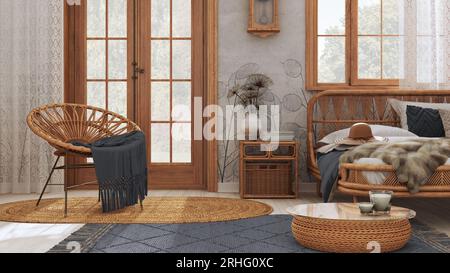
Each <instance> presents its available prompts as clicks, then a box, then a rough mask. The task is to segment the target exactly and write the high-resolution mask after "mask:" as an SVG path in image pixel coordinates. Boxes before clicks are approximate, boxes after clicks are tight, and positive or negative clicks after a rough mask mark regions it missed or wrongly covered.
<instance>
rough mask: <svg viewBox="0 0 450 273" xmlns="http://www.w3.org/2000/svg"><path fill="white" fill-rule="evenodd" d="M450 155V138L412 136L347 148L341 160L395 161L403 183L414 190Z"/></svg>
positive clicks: (414, 191)
mask: <svg viewBox="0 0 450 273" xmlns="http://www.w3.org/2000/svg"><path fill="white" fill-rule="evenodd" d="M449 157H450V139H438V140H419V139H418V140H411V141H406V142H398V143H386V142H383V143H381V142H380V143H379V142H377V143H368V144H364V145H361V146H358V147H356V148H354V149H353V150H350V151H347V152H346V153H344V154H343V155H342V156H341V158H340V163H353V162H354V161H356V160H358V159H361V158H378V159H381V160H383V162H385V163H386V164H388V165H392V166H393V168H394V169H395V173H396V175H397V177H398V180H399V182H400V183H402V184H405V185H406V186H407V187H408V190H409V191H410V192H411V193H417V192H419V188H420V186H422V185H424V184H425V183H426V182H427V181H428V179H429V178H430V177H431V176H432V175H433V174H434V172H435V171H436V169H437V168H439V167H440V166H442V165H444V164H445V163H446V162H447V160H448V158H449Z"/></svg>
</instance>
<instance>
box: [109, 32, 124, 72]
mask: <svg viewBox="0 0 450 273" xmlns="http://www.w3.org/2000/svg"><path fill="white" fill-rule="evenodd" d="M108 51H109V54H108V55H109V56H108V58H109V63H108V69H109V71H108V77H109V79H113V80H123V79H126V78H127V41H125V40H117V41H115V40H110V41H109V46H108Z"/></svg>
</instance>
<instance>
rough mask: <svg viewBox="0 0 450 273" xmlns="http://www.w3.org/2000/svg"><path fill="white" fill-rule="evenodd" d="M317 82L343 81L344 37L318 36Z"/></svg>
mask: <svg viewBox="0 0 450 273" xmlns="http://www.w3.org/2000/svg"><path fill="white" fill-rule="evenodd" d="M318 42H319V50H318V56H319V64H318V81H319V83H345V82H346V80H345V37H319V38H318Z"/></svg>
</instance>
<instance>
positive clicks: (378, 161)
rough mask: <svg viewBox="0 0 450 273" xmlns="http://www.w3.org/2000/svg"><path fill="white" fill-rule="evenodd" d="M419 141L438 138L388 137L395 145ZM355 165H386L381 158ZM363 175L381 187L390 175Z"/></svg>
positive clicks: (379, 173) (362, 159)
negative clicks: (396, 143)
mask: <svg viewBox="0 0 450 273" xmlns="http://www.w3.org/2000/svg"><path fill="white" fill-rule="evenodd" d="M417 139H424V140H433V139H436V138H424V137H415V138H414V137H413V138H411V137H388V138H387V141H388V142H389V143H395V142H407V141H408V140H417ZM354 164H361V165H384V164H386V163H384V162H383V160H381V159H379V158H361V159H358V160H356V161H355V162H354ZM445 165H450V158H449V159H448V160H447V162H446V163H445ZM362 175H363V176H364V178H365V179H366V180H367V181H368V182H369V184H372V185H380V184H383V182H384V181H385V180H386V177H387V175H388V173H383V172H362Z"/></svg>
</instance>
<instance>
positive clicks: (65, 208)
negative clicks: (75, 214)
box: [64, 189, 67, 217]
mask: <svg viewBox="0 0 450 273" xmlns="http://www.w3.org/2000/svg"><path fill="white" fill-rule="evenodd" d="M64 217H67V189H65V190H64Z"/></svg>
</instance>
